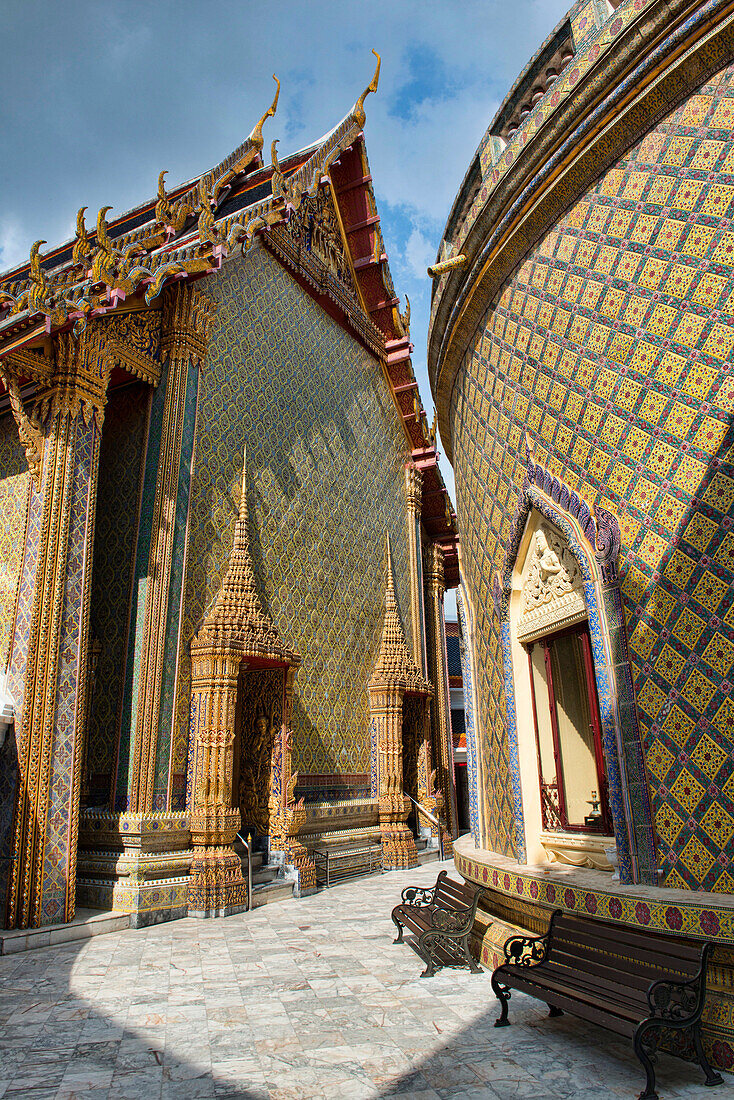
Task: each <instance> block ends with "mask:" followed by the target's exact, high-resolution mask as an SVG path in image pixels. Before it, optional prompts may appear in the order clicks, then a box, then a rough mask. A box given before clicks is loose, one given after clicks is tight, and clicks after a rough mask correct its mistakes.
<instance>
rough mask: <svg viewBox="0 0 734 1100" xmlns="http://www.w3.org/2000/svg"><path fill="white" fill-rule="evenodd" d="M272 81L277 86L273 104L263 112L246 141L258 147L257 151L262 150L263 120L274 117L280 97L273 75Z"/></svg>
mask: <svg viewBox="0 0 734 1100" xmlns="http://www.w3.org/2000/svg"><path fill="white" fill-rule="evenodd" d="M273 80H274V81H275V83H276V84H277V85H278V87H277V88H276V89H275V98H274V99H273V102H272V103H271V104H270V106H269V107H268V109H267V111H266V112H265V114H264V115H263V117H262V118H261V119H260V121H259V122H258V124H257V126H255V128H254V130H253V131H252V133H251V134H250V137H249V139H248V140H249V141H251V142H252V144H253V145H256V146H257V147H258V149H262V147H263V144H264V138H263V126H264V125H265V120H266V119H268V118H272V117H273V116H274V114H275V112H276V110H277V108H278V96H279V95H280V81H279V80H278V78H277V76H276V75H275V73H273Z"/></svg>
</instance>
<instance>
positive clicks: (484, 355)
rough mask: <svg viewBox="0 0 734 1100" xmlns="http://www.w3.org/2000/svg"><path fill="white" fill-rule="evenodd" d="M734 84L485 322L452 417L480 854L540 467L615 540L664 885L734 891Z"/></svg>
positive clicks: (592, 204) (589, 207) (618, 185)
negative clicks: (507, 627) (608, 523)
mask: <svg viewBox="0 0 734 1100" xmlns="http://www.w3.org/2000/svg"><path fill="white" fill-rule="evenodd" d="M733 126H734V69H727V70H725V71H723V72H722V73H720V74H718V75H717V77H716V78H714V79H713V80H712V81H711V82H710V83H708V84H707V85H705V86H704V87H702V88H700V89H699V92H698V93H697V94H696V95H694V96H692V97H690V98H689V99H688V100H687V102H686V103H685V104H684V105H683V106H681V107H680V108H679V109H678V110H676V111H675V112H673V113H672V114H670V115H669V116H668V117H667V118H666V119H665V120H664V121H663V122H662V123H661V124H660V125H658V126H656V127H655V128H654V129H653V130H651V131H650V133H649V134H648V135H647V136H646V137H645V139H644V140H643V141H642V142H641V143H640V144H639V145H638V146H636V147H635V148H634V149H633V150H631V151H630V152H629V153H628V154H627V155H625V156H624V157H623V158H622V159H621V160H619V161H618V162H617V163H616V165H615V166H614V167H613V168H612V169H611V170H609V171H607V172H606V173H605V174H604V175H603V176H602V178H601V179H600V180H599V181H598V182H597V184H595V185H594V186H593V187H592V188H591V189H590V190H589V191H588V193H587V194H586V195H584V196H583V198H582V199H580V200H579V201H578V202H577V203H575V205H574V206H573V207H572V208H571V209H570V210H569V211H568V212H567V213H566V215H565V216H564V217H563V218H562V219H561V220H560V222H559V223H558V224H557V226H555V227H554V229H553V230H552V231H551V232H549V233H548V234H547V235H546V236H545V237H544V238H543V239H542V240H541V241H540V242H539V244H538V245H537V247H536V248H535V249H534V250H533V251H532V252H531V253H530V254H529V255H528V257H527V258H526V260H525V262H524V263H523V264H522V266H521V267H520V268H519V269H517V270H516V271H515V273H514V274H513V276H512V277H511V278H509V279H508V280H507V281H506V283H505V284H504V286H503V288H502V289H501V291H500V292H499V294H498V295H497V298H496V300H495V301H494V302H493V303H492V305H491V307H490V308H489V309H488V311H487V313H486V315H485V318H484V320H483V322H482V324H481V325H480V327H479V331H478V332H477V334H476V337H475V339H474V341H473V343H472V345H471V346H470V347H469V349H468V352H467V354H466V357H465V360H464V364H463V368H462V370H461V371H460V372H459V375H458V377H457V382H456V385H455V388H454V392H453V396H452V408H451V417H452V432H453V439H454V454H455V471H456V485H457V496H458V515H459V526H460V532H461V539H462V544H463V548H464V551H463V564H464V568H465V572H466V578H467V582H468V585H469V588H470V591H471V593H472V596H473V601H474V606H475V611H476V616H477V648H478V653H477V658H478V660H477V668H478V677H477V681H478V682H477V689H478V698H479V711H480V716H481V726H482V734H481V736H482V738H483V745H482V755H483V759H484V766H485V768H486V771H487V782H488V790H489V796H488V800H489V804H488V806H487V816H488V821H489V826H488V836H487V837H486V838H485V840H486V842H487V843H488V844H489V845H490V846H491V847H493V848H495V849H497V850H499V851H500V852H503V853H504V854H506V855H512V854H514V853H513V839H512V828H513V810H512V805H511V801H510V789H511V785H510V782H509V771H508V746H507V733H506V727H505V721H506V719H505V700H504V689H503V682H502V655H501V649H500V639H499V635H498V622H497V619H496V618H495V617H494V611H493V603H492V596H491V589H492V579H493V575H494V573H495V571H496V570H497V569H498V568H499V567H500V566H501V564H502V562H503V558H504V553H505V542H506V540H507V538H508V535H509V532H510V526H511V521H512V517H513V514H514V512H515V508H516V505H517V501H518V487H519V485H520V484H521V482H522V479H523V475H524V466H523V459H522V457H521V454H522V446H521V440H522V435H523V433H524V432H525V431H526V430H527V431H528V432H529V433H530V434H531V435H532V436H533V437H534V438H535V440H536V452H535V453H536V457H537V460H538V461H539V462H540V463H541V464H542V465H544V466H546V467H547V468H549V469H550V470H551V471H552V472H553V473H555V474H557V475H558V476H559V477H561V478H562V479H563V480H564V481H565V482H566V484H567V485H569V486H571V487H572V488H574V489H576V490H577V491H578V492H579V493H580V494H581V495H582V496H584V497H585V499H586V500H587V501H588V502H589V503H590V504H595V503H598V504H601V505H603V506H604V507H606V508H608V509H609V510H610V511H611V512H613V513H614V514H615V515H616V516H617V517H618V519H619V523H620V527H621V531H622V550H621V555H620V572H621V578H622V583H623V592H624V601H625V614H626V617H627V623H628V632H629V636H630V647H631V659H632V662H633V676H634V683H635V691H636V696H637V705H638V712H639V718H640V722H641V726H642V734H643V738H644V748H645V754H646V761H647V767H648V773H649V780H650V785H651V791H652V797H653V805H654V809H655V819H656V828H657V833H658V841H659V857H660V861H661V866H663V867H664V868H665V872H666V875H665V884H666V885H668V886H677V887H689V888H704V889H709V890H716V891H726V892H730V891H731V890H732V889H734V877H732V869H731V853H732V846H731V841H732V837H734V733H733V731H734V703H732V701H731V699H730V695H731V682H730V676H731V667H732V664H733V663H734V607H732V587H731V585H732V581H733V580H734V572H733V571H734V530H733V529H732V528H733V526H734V524H733V518H732V506H733V505H734V470H733V469H732V461H733V460H734V446H732V433H731V425H730V417H731V413H732V410H733V409H734V377H732V375H731V373H730V367H729V365H728V364H729V362H730V360H731V355H732V348H734V267H733V265H734V223H733V222H732V218H731V217H730V214H731V204H732V200H733V199H734V144H733V143H732V134H731V131H732V127H733Z"/></svg>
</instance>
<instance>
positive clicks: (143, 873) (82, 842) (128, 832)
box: [76, 809, 193, 928]
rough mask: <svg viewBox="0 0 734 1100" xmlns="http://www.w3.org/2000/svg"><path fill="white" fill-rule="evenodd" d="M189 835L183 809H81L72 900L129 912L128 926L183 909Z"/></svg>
mask: <svg viewBox="0 0 734 1100" xmlns="http://www.w3.org/2000/svg"><path fill="white" fill-rule="evenodd" d="M192 858H193V852H192V850H191V836H190V833H189V829H188V818H187V815H186V814H183V813H151V814H129V813H110V812H109V811H102V810H91V809H86V810H82V812H81V814H80V820H79V854H78V857H77V882H76V893H77V904H78V905H80V906H84V907H90V908H94V909H115V910H120V911H121V912H123V913H129V914H130V927H131V928H147V927H149V926H150V925H152V924H161V923H163V922H164V921H169V920H178V919H179V918H180V917H185V916H187V915H188V890H189V881H190V871H191V861H192Z"/></svg>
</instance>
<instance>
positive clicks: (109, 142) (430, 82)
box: [0, 0, 570, 492]
mask: <svg viewBox="0 0 734 1100" xmlns="http://www.w3.org/2000/svg"><path fill="white" fill-rule="evenodd" d="M569 6H570V0H560V2H559V0H513V2H512V3H507V0H437V2H434V0H359V2H357V0H300V2H296V0H278V2H277V3H274V2H272V0H270V2H267V3H265V2H255V0H238V2H235V0H216V2H215V0H196V2H194V0H154V2H152V3H151V2H150V0H144V2H143V0H116V2H115V3H111V2H109V0H62V2H59V0H23V2H22V3H19V2H17V0H0V9H2V12H3V36H2V44H1V45H0V103H2V109H1V110H0V149H2V158H1V160H0V271H2V270H5V269H7V268H8V267H11V266H13V265H14V264H17V263H19V262H21V261H23V260H27V258H28V254H29V251H30V246H31V244H32V243H33V242H34V241H35V240H38V239H39V238H44V239H45V240H46V241H48V242H49V247H51V246H52V245H56V244H58V243H60V242H61V241H63V240H66V239H68V238H70V237H73V235H74V227H75V221H76V212H77V210H78V208H79V207H80V206H87V207H88V208H89V210H88V214H87V225H88V226H94V222H95V219H96V211H97V210H98V209H99V208H100V207H101V206H108V205H110V206H112V207H113V210H112V212H111V214H109V215H108V216H109V217H115V216H117V215H118V214H121V213H122V212H123V211H125V210H127V209H129V208H130V207H133V206H136V205H138V204H139V203H140V202H142V201H144V200H145V199H147V198H150V197H152V196H153V195H154V194H155V191H156V184H157V179H158V173H159V172H160V171H161V170H163V169H167V170H168V176H167V178H166V184H167V186H168V187H171V186H173V185H175V184H177V183H179V182H182V181H184V180H186V179H190V178H191V177H192V176H195V175H198V174H200V173H201V172H203V171H205V170H206V169H208V168H211V167H212V166H213V165H215V164H216V163H218V162H219V161H220V160H221V159H222V158H223V157H224V156H226V155H227V154H228V153H229V152H231V151H232V150H233V149H234V148H235V147H236V146H237V145H239V144H240V142H241V141H242V140H243V139H244V138H245V137H246V136H247V134H249V132H250V130H251V129H252V127H253V125H254V124H255V122H256V121H257V119H258V118H259V117H260V116H261V115H262V114H263V112H264V111H265V109H266V108H267V107H268V106H269V104H270V102H271V100H272V96H273V87H274V85H273V80H272V75H271V74H272V73H275V74H276V75H277V76H278V78H279V79H280V81H281V94H280V102H279V105H278V113H277V115H276V116H275V118H274V119H269V120H268V122H267V123H266V126H265V149H264V152H265V154H266V155H267V154H268V151H269V149H270V142H271V141H272V140H273V139H274V138H278V139H279V145H278V151H279V155H280V157H281V158H283V157H284V156H285V155H287V154H288V153H290V152H294V151H296V150H297V149H299V148H301V147H303V146H306V145H309V144H311V143H312V142H313V141H314V140H315V139H316V138H318V137H320V136H321V135H322V134H325V133H327V132H328V131H329V130H331V129H332V128H333V127H334V126H335V125H336V123H337V122H339V121H340V119H341V118H343V116H344V115H346V114H347V113H348V111H349V110H350V108H351V106H352V105H353V103H354V102H355V100H356V99H357V97H358V96H359V95H360V93H361V92H362V91H363V90H364V88H365V87H366V86H367V84H368V83H369V81H370V80H371V78H372V74H373V71H374V57H373V56H372V53H371V52H370V51H371V50H372V49H376V50H377V51H378V53H380V54H381V55H382V71H381V75H380V86H379V90H378V92H377V94H376V95H374V96H369V97H368V99H367V101H366V104H365V108H366V112H367V122H366V125H365V138H366V142H367V153H368V156H369V161H370V169H371V172H372V177H373V185H374V187H375V191H376V195H377V201H378V209H379V213H380V215H381V219H382V230H383V236H384V239H385V244H386V248H387V253H388V257H389V261H390V268H391V271H392V275H393V281H394V283H395V288H396V292H397V293H398V294H399V295H400V296H401V298H403V300H404V296H405V295H406V294H407V295H408V296H409V298H410V302H411V310H412V318H411V339H412V341H413V343H414V345H415V352H414V355H413V366H414V368H415V371H416V375H417V377H418V382H419V385H420V389H421V395H422V398H423V403H424V405H425V407H426V409H427V411H428V414H429V421H431V420H432V419H433V402H432V399H431V393H430V387H429V384H428V375H427V372H426V341H427V332H428V312H429V308H430V293H431V283H430V280H429V279H428V277H427V275H426V267H427V266H428V264H429V263H431V262H432V261H433V260H434V259H435V256H436V252H437V249H438V245H439V242H440V240H441V235H442V232H443V228H444V225H445V223H446V219H447V217H448V214H449V211H450V209H451V205H452V203H453V199H454V197H455V195H456V192H457V190H458V188H459V185H460V184H461V181H462V179H463V177H464V173H465V172H466V170H467V168H468V167H469V164H470V161H471V158H472V156H473V154H474V152H475V150H476V148H477V145H478V144H479V140H480V138H481V136H482V134H483V133H484V131H485V130H486V128H487V126H488V125H489V123H490V121H491V119H492V117H493V115H494V113H495V111H496V110H497V107H498V106H499V104H500V103H501V101H502V99H503V97H504V95H505V94H506V92H507V91H508V89H509V88H510V86H511V84H512V83H513V81H514V80H515V78H516V76H517V75H518V74H519V72H520V71H521V70H522V69H523V68H524V66H525V64H526V63H527V61H528V60H529V59H530V57H531V56H532V54H533V53H534V52H535V50H536V49H537V48H538V46H539V45H540V44H541V43H542V42H543V40H544V39H545V38H546V37H547V35H548V34H549V33H550V31H551V30H552V29H553V27H554V26H555V25H556V23H557V22H558V21H559V20H560V19H561V17H562V16H563V14H564V13H565V11H566V10H567V9H568V7H569ZM42 252H43V249H42ZM441 468H442V471H443V474H444V477H445V479H446V481H447V484H448V485H449V487H450V489H451V490H452V492H453V477H452V472H451V468H450V466H449V465H448V463H447V462H446V460H445V458H444V459H442V461H441Z"/></svg>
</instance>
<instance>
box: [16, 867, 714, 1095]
mask: <svg viewBox="0 0 734 1100" xmlns="http://www.w3.org/2000/svg"><path fill="white" fill-rule="evenodd" d="M446 866H448V867H450V865H449V864H447V865H446ZM437 870H438V865H437V864H435V863H434V864H429V865H428V866H426V867H423V868H419V869H418V870H413V871H393V872H390V873H389V874H386V875H378V876H373V877H371V878H368V879H361V880H359V881H358V882H356V883H353V884H345V885H342V886H338V887H335V888H332V889H331V890H328V891H323V892H321V893H320V894H317V895H315V896H313V897H310V898H307V899H304V900H302V901H299V902H293V901H291V902H284V903H278V904H274V905H269V906H266V907H265V908H264V909H260V910H256V911H255V912H254V913H252V914H242V915H240V916H236V917H230V918H227V919H225V920H217V921H195V920H191V919H186V920H181V921H176V922H174V923H172V924H165V925H158V926H155V927H152V928H148V929H145V930H142V931H135V932H133V931H126V932H113V933H111V934H109V935H105V936H98V937H94V938H91V939H88V940H85V941H81V942H78V943H74V944H69V945H68V946H61V947H54V948H48V949H43V950H39V951H32V952H28V953H27V954H25V955H20V956H15V957H14V956H8V957H4V958H2V959H0V983H2V985H1V986H0V988H1V989H2V996H0V1027H1V1028H2V1030H1V1031H0V1095H2V1096H4V1097H8V1098H10V1097H13V1098H15V1097H20V1096H33V1097H36V1098H38V1100H47V1098H48V1100H50V1098H52V1097H53V1098H54V1100H71V1098H72V1097H80V1096H84V1097H94V1098H95V1100H103V1098H110V1100H113V1098H114V1100H118V1098H119V1100H123V1098H124V1100H133V1098H137V1097H140V1098H141V1100H142V1098H145V1100H153V1098H157V1097H165V1098H170V1100H174V1098H175V1100H187V1098H189V1097H192V1098H193V1097H241V1098H243V1100H245V1098H247V1100H261V1098H262V1100H266V1098H272V1100H296V1098H304V1100H306V1098H308V1100H312V1098H313V1100H321V1098H324V1100H325V1098H330V1100H342V1098H344V1100H361V1098H365V1100H366V1098H377V1097H381V1096H397V1095H400V1096H401V1097H406V1098H410V1097H414V1096H415V1097H420V1098H421V1100H438V1098H441V1100H443V1098H449V1097H450V1098H451V1100H510V1098H513V1100H519V1098H522V1097H533V1098H534V1100H551V1098H553V1100H556V1098H561V1097H562V1098H563V1100H591V1098H592V1097H593V1098H594V1100H596V1098H597V1097H598V1096H599V1095H600V1091H599V1090H600V1082H603V1087H604V1096H605V1097H615V1098H616V1097H620V1098H621V1097H624V1098H628V1097H630V1096H634V1095H636V1094H637V1092H638V1091H639V1089H640V1087H641V1083H642V1074H641V1070H640V1068H639V1065H638V1063H637V1062H636V1059H635V1058H634V1055H633V1053H632V1050H631V1045H630V1044H629V1043H626V1042H624V1041H622V1040H618V1039H617V1038H616V1037H614V1036H612V1035H610V1034H609V1032H606V1031H602V1030H600V1029H597V1028H594V1027H592V1026H590V1025H588V1024H585V1023H582V1022H581V1021H577V1020H574V1019H573V1018H572V1017H569V1016H566V1017H563V1018H561V1019H555V1020H551V1019H549V1018H548V1016H547V1013H546V1011H545V1009H544V1008H541V1006H540V1005H539V1004H538V1003H537V1002H535V1001H532V1000H530V999H528V998H525V997H523V996H522V995H519V994H513V998H512V1004H511V1020H512V1021H513V1026H512V1027H510V1028H507V1029H505V1030H501V1031H496V1030H495V1029H494V1027H493V1026H492V1025H493V1023H494V1020H495V1019H496V1017H497V1008H496V1007H495V1005H496V1002H495V1000H494V996H493V994H492V992H491V989H490V985H489V973H488V972H486V971H485V972H484V973H483V974H480V975H472V974H470V973H469V972H468V971H466V970H444V971H440V972H439V973H438V974H437V975H436V977H435V978H432V979H421V978H420V977H419V974H420V971H421V969H422V964H421V963H420V961H419V959H418V958H417V957H416V955H415V954H414V953H413V952H412V951H411V950H410V948H409V947H407V946H396V945H393V943H392V940H393V937H394V932H395V929H394V926H393V924H392V922H391V920H390V910H391V909H392V906H393V905H394V904H396V902H397V901H398V900H399V897H400V891H401V889H403V888H404V887H405V886H406V885H407V884H408V883H414V882H415V883H424V884H428V883H430V882H433V881H434V880H435V876H436V874H437ZM725 1079H726V1081H727V1083H728V1082H729V1081H730V1080H731V1079H730V1078H729V1077H728V1075H725ZM658 1080H659V1086H660V1094H661V1097H662V1098H664V1100H678V1098H681V1100H683V1098H684V1097H685V1098H686V1100H703V1098H704V1096H705V1097H706V1100H710V1095H711V1093H710V1090H705V1089H704V1088H703V1086H702V1083H701V1082H702V1074H701V1072H700V1070H699V1069H698V1068H697V1067H696V1066H693V1065H690V1064H688V1063H685V1062H682V1061H680V1060H678V1059H673V1058H670V1057H668V1056H666V1055H661V1056H660V1060H659V1065H658ZM725 1090H726V1085H724V1087H723V1089H722V1093H723V1092H724V1091H725Z"/></svg>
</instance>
